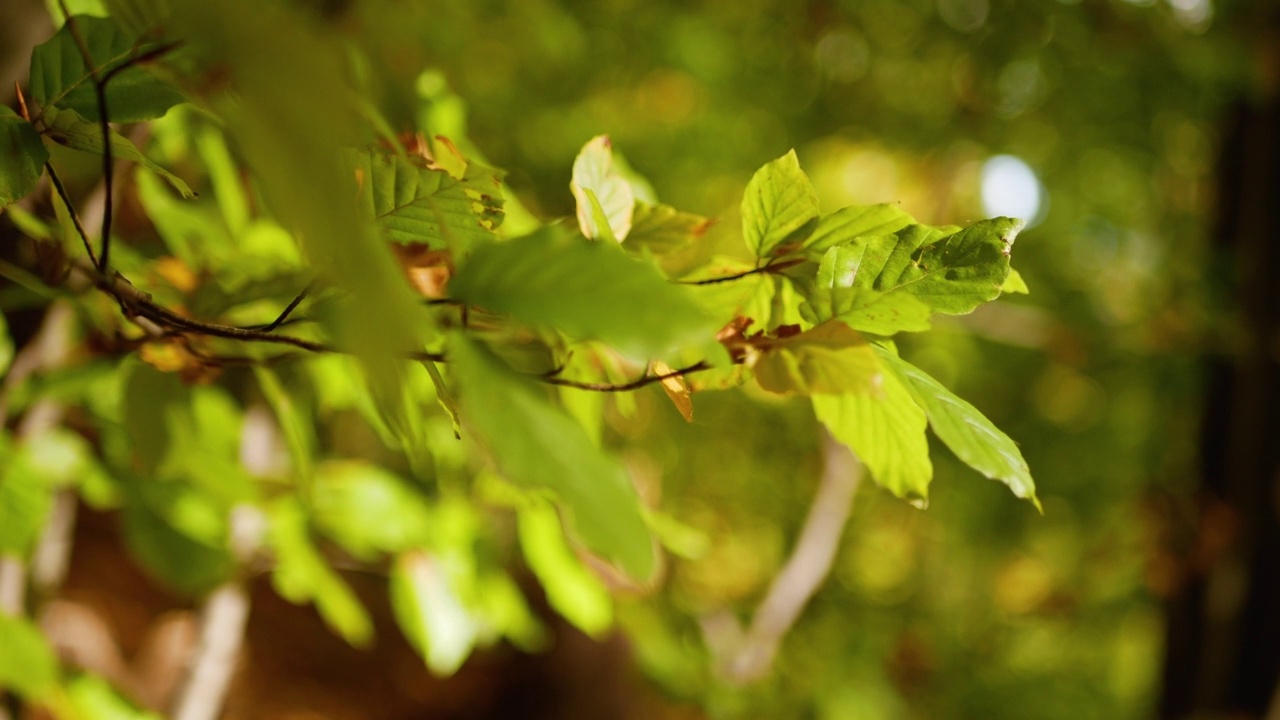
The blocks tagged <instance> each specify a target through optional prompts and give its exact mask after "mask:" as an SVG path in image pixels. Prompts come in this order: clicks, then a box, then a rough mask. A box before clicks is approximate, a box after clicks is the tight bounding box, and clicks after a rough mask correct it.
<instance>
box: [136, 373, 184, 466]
mask: <svg viewBox="0 0 1280 720" xmlns="http://www.w3.org/2000/svg"><path fill="white" fill-rule="evenodd" d="M130 365H131V366H132V367H128V366H130ZM124 372H125V377H126V379H125V390H124V427H125V431H126V432H127V433H128V435H129V440H130V444H131V446H132V454H133V458H134V462H135V463H136V464H137V467H138V469H139V470H140V471H141V472H143V473H146V474H151V473H154V472H155V471H156V469H157V468H159V467H160V464H161V463H162V462H163V461H164V459H165V457H166V456H167V454H168V453H169V448H170V428H169V421H170V417H172V416H173V415H175V414H178V413H182V412H184V409H185V408H186V406H187V404H188V403H189V402H190V393H189V390H188V388H187V387H186V386H184V385H183V384H182V381H181V380H179V379H178V376H177V375H175V374H173V373H162V372H160V371H158V370H156V369H155V368H153V367H151V366H150V365H147V364H145V363H141V362H132V363H127V364H126V369H125V370H124Z"/></svg>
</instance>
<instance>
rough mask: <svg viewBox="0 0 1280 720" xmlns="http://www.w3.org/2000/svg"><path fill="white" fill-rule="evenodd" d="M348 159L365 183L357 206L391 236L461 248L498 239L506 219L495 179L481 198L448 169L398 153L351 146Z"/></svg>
mask: <svg viewBox="0 0 1280 720" xmlns="http://www.w3.org/2000/svg"><path fill="white" fill-rule="evenodd" d="M343 159H344V161H345V162H346V163H347V164H348V165H349V166H350V167H351V168H352V170H353V171H354V172H355V177H356V181H357V182H358V183H359V184H360V197H359V200H358V204H359V205H360V207H361V208H362V209H363V210H364V212H365V214H366V215H367V216H368V217H371V218H374V219H375V220H376V221H377V224H378V227H379V228H381V229H382V233H383V236H384V237H386V238H387V239H388V240H391V241H392V242H398V243H421V244H425V245H427V246H429V247H431V248H432V249H437V250H439V249H444V248H454V249H455V250H462V249H466V248H469V247H471V246H472V245H473V244H476V243H483V242H488V241H491V240H493V239H494V230H495V229H496V227H497V225H498V224H499V223H500V222H501V220H502V215H501V212H502V189H501V187H500V186H498V184H497V183H496V182H495V183H493V185H492V187H489V188H487V192H485V193H483V197H480V195H481V193H480V192H479V191H476V190H471V192H469V188H468V187H467V185H466V184H464V182H463V181H462V180H458V179H456V178H454V177H453V176H451V175H450V174H449V173H448V172H446V171H444V170H443V169H439V168H428V167H424V166H422V165H421V164H419V163H416V162H414V161H413V160H411V159H409V158H406V157H402V156H399V155H392V154H387V153H382V152H378V151H374V150H346V151H344V152H343ZM473 196H474V197H473Z"/></svg>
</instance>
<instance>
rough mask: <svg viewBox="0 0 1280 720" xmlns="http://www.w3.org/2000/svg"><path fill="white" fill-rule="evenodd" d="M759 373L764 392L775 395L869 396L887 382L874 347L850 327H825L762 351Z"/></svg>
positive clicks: (830, 323) (757, 366)
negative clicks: (879, 385)
mask: <svg viewBox="0 0 1280 720" xmlns="http://www.w3.org/2000/svg"><path fill="white" fill-rule="evenodd" d="M753 370H754V371H755V377H756V381H757V382H759V383H760V387H762V388H764V389H765V390H768V391H770V392H775V393H793V392H794V393H801V394H803V395H812V394H815V393H823V394H835V395H839V394H842V393H861V394H865V393H869V392H873V391H874V390H875V389H876V388H877V386H878V382H879V378H880V377H881V368H880V362H879V361H878V360H877V359H876V355H875V352H873V351H872V349H871V345H870V344H869V343H868V342H867V341H866V340H865V339H864V338H863V337H862V336H861V335H859V334H858V333H857V332H855V331H854V330H852V329H850V327H849V326H848V325H845V324H844V323H841V322H839V321H828V322H825V323H823V324H821V325H819V326H817V327H815V328H813V329H812V330H807V331H805V332H802V333H798V334H796V335H791V336H789V337H784V338H780V339H778V340H776V341H774V342H771V343H770V344H769V345H768V346H766V347H764V348H762V354H761V356H760V358H759V359H758V360H757V361H756V363H755V365H754V367H753Z"/></svg>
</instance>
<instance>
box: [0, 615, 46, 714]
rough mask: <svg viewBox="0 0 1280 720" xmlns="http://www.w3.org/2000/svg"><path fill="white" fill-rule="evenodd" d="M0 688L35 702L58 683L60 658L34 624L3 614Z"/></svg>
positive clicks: (0, 639) (0, 621)
mask: <svg viewBox="0 0 1280 720" xmlns="http://www.w3.org/2000/svg"><path fill="white" fill-rule="evenodd" d="M0 648H4V651H3V652H0V688H5V689H8V690H11V691H13V692H14V693H16V694H18V695H20V696H22V697H25V698H28V699H31V700H36V699H39V698H41V697H42V696H44V695H46V694H47V693H49V692H50V691H52V690H53V689H54V687H55V686H56V684H57V682H58V658H57V656H56V655H54V652H53V648H51V647H49V644H48V643H47V642H45V639H44V636H43V635H41V634H40V629H39V628H38V627H36V626H35V625H34V624H32V623H31V621H29V620H27V619H25V618H20V617H10V616H8V615H6V614H5V613H0Z"/></svg>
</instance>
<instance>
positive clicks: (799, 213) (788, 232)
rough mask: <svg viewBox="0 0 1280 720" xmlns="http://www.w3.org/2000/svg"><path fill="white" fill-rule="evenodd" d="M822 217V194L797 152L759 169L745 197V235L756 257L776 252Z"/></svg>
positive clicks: (743, 217)
mask: <svg viewBox="0 0 1280 720" xmlns="http://www.w3.org/2000/svg"><path fill="white" fill-rule="evenodd" d="M817 219H818V194H817V193H816V192H815V191H814V189H813V183H811V182H809V177H808V176H807V175H805V174H804V171H803V170H801V169H800V160H799V159H798V158H797V157H796V151H795V150H792V151H790V152H788V153H787V154H786V155H783V156H782V157H780V158H778V159H777V160H774V161H772V162H770V163H768V164H766V165H765V166H764V167H762V168H760V169H759V170H758V171H756V174H755V175H754V176H753V177H752V178H751V182H750V183H748V184H747V189H746V192H745V193H744V194H743V197H742V237H743V238H744V239H745V240H746V241H747V247H748V248H750V249H751V252H753V253H755V255H756V257H766V256H768V255H771V254H773V253H774V251H775V250H776V249H777V248H778V246H780V245H782V243H784V242H786V241H788V240H796V239H803V238H802V237H793V236H800V235H802V233H803V231H804V230H805V229H806V228H808V227H810V225H811V223H814V222H815V221H817Z"/></svg>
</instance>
